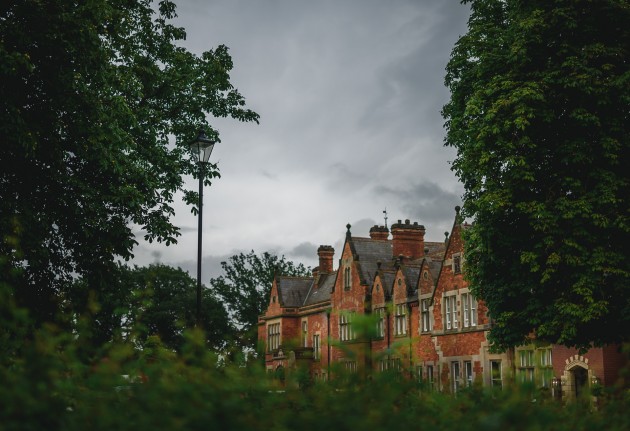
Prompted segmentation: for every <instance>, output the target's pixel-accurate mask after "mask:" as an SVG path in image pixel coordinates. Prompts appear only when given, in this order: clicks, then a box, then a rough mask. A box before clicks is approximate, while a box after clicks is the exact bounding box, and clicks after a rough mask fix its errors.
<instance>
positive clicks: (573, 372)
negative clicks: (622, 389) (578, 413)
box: [258, 207, 624, 399]
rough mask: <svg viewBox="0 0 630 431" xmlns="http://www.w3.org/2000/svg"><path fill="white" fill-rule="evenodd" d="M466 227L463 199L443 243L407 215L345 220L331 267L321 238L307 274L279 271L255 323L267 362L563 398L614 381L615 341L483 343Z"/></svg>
mask: <svg viewBox="0 0 630 431" xmlns="http://www.w3.org/2000/svg"><path fill="white" fill-rule="evenodd" d="M468 226H469V225H468V224H466V223H462V222H461V217H460V215H459V207H456V208H455V222H454V223H453V228H452V230H451V232H450V234H449V233H448V232H446V233H445V237H446V238H445V240H444V242H427V241H425V240H424V234H425V227H424V226H422V225H419V224H418V223H416V222H414V223H411V222H410V221H409V220H405V221H404V222H402V221H401V220H398V223H395V224H393V225H392V226H391V232H390V230H389V229H388V228H387V227H386V226H374V227H372V228H371V229H370V237H369V238H364V237H356V236H353V235H352V233H351V231H350V228H351V226H350V225H347V232H346V238H345V243H344V245H343V248H342V250H341V256H340V258H339V264H338V267H337V269H336V270H335V269H334V268H333V257H334V249H333V248H332V247H331V246H327V245H322V246H320V247H319V249H318V250H317V254H318V256H319V266H318V267H316V268H315V269H313V274H312V276H311V277H285V276H276V278H275V280H274V282H273V285H272V287H271V293H270V297H269V305H268V308H267V310H266V312H265V313H264V314H263V315H261V316H260V318H259V322H258V325H259V326H258V338H259V341H260V342H261V343H263V344H264V346H265V364H266V367H267V369H268V370H269V371H270V372H286V371H287V370H290V369H291V368H293V367H297V366H303V367H308V369H309V370H310V373H311V375H312V376H313V378H315V379H326V378H328V377H329V376H331V374H334V369H335V366H337V367H339V366H341V367H343V368H345V369H347V370H349V371H352V372H357V373H361V374H369V373H373V372H379V371H383V370H386V369H396V370H400V372H402V373H406V374H407V375H410V376H413V377H414V378H418V379H422V380H424V381H425V383H426V384H427V385H429V386H430V387H432V388H434V389H436V390H441V391H448V392H452V393H455V392H457V391H458V390H459V389H460V388H461V387H463V386H466V385H472V384H473V383H480V384H483V385H486V386H503V385H504V384H507V383H508V381H515V380H516V381H523V382H524V381H531V382H534V384H535V385H536V386H538V387H542V388H549V389H550V393H553V394H554V396H557V397H560V396H562V397H563V398H567V399H570V398H574V397H576V396H579V395H580V393H581V392H582V391H583V390H584V389H585V388H587V387H589V386H590V385H593V384H603V385H611V384H612V383H614V382H615V380H616V379H617V377H618V373H619V370H620V368H621V366H622V365H623V364H624V357H623V356H622V355H621V354H620V353H619V352H618V349H617V347H616V346H610V347H606V348H598V349H591V350H589V351H588V352H587V353H585V354H579V353H578V351H577V350H574V349H569V348H566V347H563V346H556V345H539V344H535V343H532V344H530V345H526V346H522V347H519V348H517V349H514V350H511V351H508V352H506V353H502V354H495V353H491V352H490V351H489V343H488V339H487V335H488V331H489V329H490V327H491V324H492V323H491V321H490V319H489V317H488V310H487V308H486V306H485V304H484V302H483V300H482V299H476V298H475V297H473V295H471V293H470V292H469V290H468V284H467V282H466V280H465V279H464V277H463V274H462V268H463V266H462V264H463V243H462V239H461V232H462V229H466V228H467V227H468ZM390 233H391V239H390ZM365 315H371V316H372V319H373V320H371V322H372V323H371V324H373V325H374V326H375V327H374V328H372V331H369V334H367V332H368V331H357V330H356V329H357V328H355V327H353V326H354V325H357V326H360V325H361V322H365V321H366V320H365V317H364V316H365ZM362 318H363V320H361V319H362ZM363 326H365V323H364V324H363ZM357 332H359V333H358V334H357ZM361 332H366V334H361ZM329 340H330V342H329Z"/></svg>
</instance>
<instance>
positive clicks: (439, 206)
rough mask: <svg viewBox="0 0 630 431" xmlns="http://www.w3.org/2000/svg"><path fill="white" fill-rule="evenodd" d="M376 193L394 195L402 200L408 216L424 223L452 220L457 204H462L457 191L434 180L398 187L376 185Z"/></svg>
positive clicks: (401, 202)
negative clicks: (433, 181)
mask: <svg viewBox="0 0 630 431" xmlns="http://www.w3.org/2000/svg"><path fill="white" fill-rule="evenodd" d="M374 193H376V194H378V195H383V196H388V197H394V198H395V199H396V200H397V201H399V202H400V205H401V208H402V209H403V210H404V211H405V213H406V214H408V217H410V218H414V219H416V220H418V221H420V222H421V223H424V224H430V223H443V222H444V221H445V220H448V221H450V220H452V218H453V214H454V208H455V206H457V205H461V198H460V196H459V195H458V194H457V193H454V192H450V191H448V190H444V189H443V188H441V187H440V186H439V185H438V184H436V183H432V182H423V183H419V184H412V185H410V186H409V187H408V188H397V189H393V188H389V187H385V186H376V187H375V188H374Z"/></svg>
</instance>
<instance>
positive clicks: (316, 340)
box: [313, 332, 322, 361]
mask: <svg viewBox="0 0 630 431" xmlns="http://www.w3.org/2000/svg"><path fill="white" fill-rule="evenodd" d="M321 356H322V345H321V335H320V333H319V332H317V333H315V334H313V359H315V360H316V361H317V360H319V359H320V358H321Z"/></svg>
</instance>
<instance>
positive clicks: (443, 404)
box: [0, 331, 630, 431]
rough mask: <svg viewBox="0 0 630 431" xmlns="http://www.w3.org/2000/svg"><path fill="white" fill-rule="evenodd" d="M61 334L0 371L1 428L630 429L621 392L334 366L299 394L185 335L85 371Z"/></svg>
mask: <svg viewBox="0 0 630 431" xmlns="http://www.w3.org/2000/svg"><path fill="white" fill-rule="evenodd" d="M69 338H71V337H70V336H69V335H68V334H56V333H47V332H43V331H39V332H38V333H37V334H36V337H35V342H31V343H29V344H28V345H27V346H25V349H24V350H25V353H26V355H25V358H24V360H21V361H19V362H17V363H15V364H13V365H12V367H10V368H9V367H0V381H2V382H3V384H2V385H0V424H2V430H3V431H4V430H6V431H14V430H15V431H18V430H19V431H30V430H33V431H40V430H47V431H57V430H63V431H74V430H77V431H78V430H85V429H90V430H93V431H100V430H104V431H105V430H107V431H110V430H120V431H126V430H133V431H136V430H156V431H160V430H169V431H170V430H179V429H185V430H207V429H217V428H218V429H221V430H225V431H230V430H238V431H241V430H258V429H262V430H291V429H304V430H328V429H334V430H342V431H346V430H347V431H350V430H371V431H372V430H373V431H381V430H382V431H390V430H395V429H403V430H406V429H414V430H415V429H422V430H424V429H428V430H461V431H475V430H506V429H518V430H532V431H534V430H535V431H539V430H558V431H563V430H567V431H568V430H570V431H587V430H594V429H595V430H627V429H629V428H630V416H629V415H628V413H627V412H628V408H629V407H630V397H629V396H628V393H627V391H622V390H620V391H618V394H617V395H615V394H614V392H610V393H608V394H606V396H601V397H599V400H598V401H599V404H598V408H596V409H594V408H588V407H586V406H588V401H586V400H585V401H586V406H585V404H583V403H580V402H572V403H569V404H568V405H566V406H564V405H563V404H562V403H561V402H556V401H554V400H550V399H549V398H541V397H537V398H536V399H535V400H533V399H532V397H531V394H530V393H529V392H528V391H524V392H522V391H520V390H519V388H518V387H511V388H510V389H509V390H508V389H507V388H506V389H505V390H503V391H491V390H489V388H487V390H484V389H481V388H479V387H473V388H467V389H465V390H462V391H460V392H459V393H458V394H457V397H454V396H451V395H448V394H443V393H439V392H431V391H427V390H422V389H423V388H422V386H420V385H418V384H417V383H416V382H415V381H414V380H412V379H405V378H396V377H395V375H394V373H391V372H385V373H375V375H374V377H373V379H371V380H360V379H358V378H357V374H352V375H349V376H343V374H342V371H341V370H339V371H338V372H337V373H336V374H335V379H333V380H332V381H330V382H323V383H320V382H315V383H314V384H312V385H303V386H301V387H298V382H299V381H300V379H301V374H302V373H303V371H304V370H303V369H299V368H298V369H293V368H286V370H287V375H286V379H285V382H286V383H285V384H284V385H283V386H282V385H280V384H279V383H278V382H277V381H273V380H271V376H270V375H267V374H266V371H265V369H264V368H263V367H259V366H258V365H257V364H256V365H255V366H250V367H243V366H235V365H234V364H231V363H227V364H226V363H224V362H223V363H222V362H220V361H218V360H217V357H216V356H215V355H213V354H212V353H211V352H209V351H208V349H206V348H205V345H204V343H203V339H201V338H200V337H199V334H198V332H196V331H193V332H192V333H190V334H189V336H188V337H187V338H186V343H185V345H184V347H183V349H182V352H181V353H179V354H174V353H173V352H170V351H168V350H166V349H164V348H163V346H161V345H160V343H159V342H158V340H153V339H152V340H150V343H147V345H146V346H145V348H144V350H142V351H137V350H134V349H133V347H132V346H131V345H129V344H125V345H121V344H115V345H111V346H109V347H110V349H109V350H108V351H106V352H104V354H105V355H104V357H103V359H101V360H98V361H94V362H93V363H92V364H90V366H89V367H85V366H82V365H81V364H80V363H77V361H76V360H75V357H74V352H73V350H72V347H73V346H74V343H73V342H72V341H71V340H69ZM2 359H3V358H2V357H0V360H2ZM302 375H303V374H302ZM124 376H127V377H126V378H125V377H124ZM343 377H346V378H343ZM302 381H303V380H302Z"/></svg>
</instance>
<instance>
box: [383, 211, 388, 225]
mask: <svg viewBox="0 0 630 431" xmlns="http://www.w3.org/2000/svg"><path fill="white" fill-rule="evenodd" d="M383 214H385V227H387V207H385V209H384V210H383Z"/></svg>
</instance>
